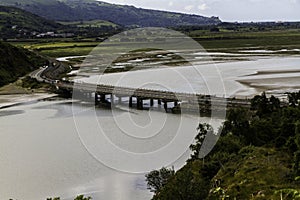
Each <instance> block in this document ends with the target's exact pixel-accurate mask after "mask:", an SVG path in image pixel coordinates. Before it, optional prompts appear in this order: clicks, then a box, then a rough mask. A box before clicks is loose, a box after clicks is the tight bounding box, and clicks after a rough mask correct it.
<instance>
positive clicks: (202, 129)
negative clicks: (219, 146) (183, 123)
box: [190, 124, 214, 160]
mask: <svg viewBox="0 0 300 200" xmlns="http://www.w3.org/2000/svg"><path fill="white" fill-rule="evenodd" d="M197 130H198V134H197V136H196V137H195V140H196V143H195V144H192V145H190V149H191V151H192V152H193V153H192V155H191V160H195V159H198V158H199V154H200V150H201V146H202V144H203V141H204V139H205V137H206V135H207V134H212V133H213V132H214V130H213V127H212V126H211V125H209V124H199V126H198V128H197Z"/></svg>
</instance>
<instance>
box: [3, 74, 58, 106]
mask: <svg viewBox="0 0 300 200" xmlns="http://www.w3.org/2000/svg"><path fill="white" fill-rule="evenodd" d="M23 84H24V83H23V82H22V79H20V80H18V81H16V82H14V83H11V84H8V85H5V86H3V87H1V88H0V109H3V108H6V107H11V106H15V105H19V104H24V103H28V102H32V101H38V100H41V99H45V98H50V97H55V96H57V94H54V93H51V92H49V90H48V89H47V88H44V87H41V88H34V89H32V88H25V87H22V85H23Z"/></svg>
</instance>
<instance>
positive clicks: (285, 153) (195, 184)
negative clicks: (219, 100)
mask: <svg viewBox="0 0 300 200" xmlns="http://www.w3.org/2000/svg"><path fill="white" fill-rule="evenodd" d="M299 119H300V92H298V93H291V94H289V105H288V106H283V105H281V104H280V102H279V100H278V99H276V98H275V97H271V98H267V97H266V96H265V94H262V95H261V96H256V97H255V98H253V99H252V107H251V109H249V110H248V109H242V108H237V109H234V110H231V111H230V112H228V115H227V120H226V122H225V123H224V127H223V129H222V130H220V131H219V134H221V138H220V139H219V141H218V143H217V145H216V146H215V147H214V149H213V151H212V152H211V153H210V154H209V155H208V156H207V157H205V159H199V157H198V155H199V150H200V147H201V144H202V142H203V140H204V138H205V136H206V135H207V134H212V132H213V131H214V130H213V128H212V127H211V126H210V125H207V124H200V125H199V127H198V130H199V134H198V135H197V136H196V143H195V144H193V145H191V147H190V148H191V150H192V152H193V153H192V155H191V158H190V159H189V160H188V161H187V163H186V165H185V166H184V167H183V168H182V169H180V170H179V171H177V172H176V173H175V172H174V170H172V169H166V168H162V169H161V170H155V171H152V172H150V173H149V174H147V175H146V179H147V181H148V186H149V189H150V190H151V191H153V192H154V194H155V195H154V197H153V200H166V199H172V200H177V199H178V200H181V199H189V200H199V199H212V200H217V199H300V182H299V181H300V177H299V176H300V120H299Z"/></svg>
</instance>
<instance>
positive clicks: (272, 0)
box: [102, 0, 300, 22]
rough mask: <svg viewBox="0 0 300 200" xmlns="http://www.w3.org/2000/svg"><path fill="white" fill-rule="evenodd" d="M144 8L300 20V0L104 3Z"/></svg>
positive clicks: (222, 16)
mask: <svg viewBox="0 0 300 200" xmlns="http://www.w3.org/2000/svg"><path fill="white" fill-rule="evenodd" d="M102 1H105V2H108V3H115V4H126V5H134V6H136V7H141V8H150V9H158V10H168V11H175V12H182V13H190V14H197V15H203V16H218V17H220V19H221V20H222V21H231V22H235V21H238V22H251V21H253V22H257V21H300V0H102Z"/></svg>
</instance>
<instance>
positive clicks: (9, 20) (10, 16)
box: [0, 6, 64, 38]
mask: <svg viewBox="0 0 300 200" xmlns="http://www.w3.org/2000/svg"><path fill="white" fill-rule="evenodd" d="M63 28H64V27H63V25H61V24H58V23H55V22H54V21H50V20H46V19H44V18H42V17H39V16H37V15H35V14H32V13H30V12H27V11H24V10H21V9H19V8H14V7H5V6H0V37H2V38H11V37H12V36H19V37H26V36H30V35H33V34H34V33H35V34H37V33H41V32H48V31H57V30H60V29H63Z"/></svg>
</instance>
